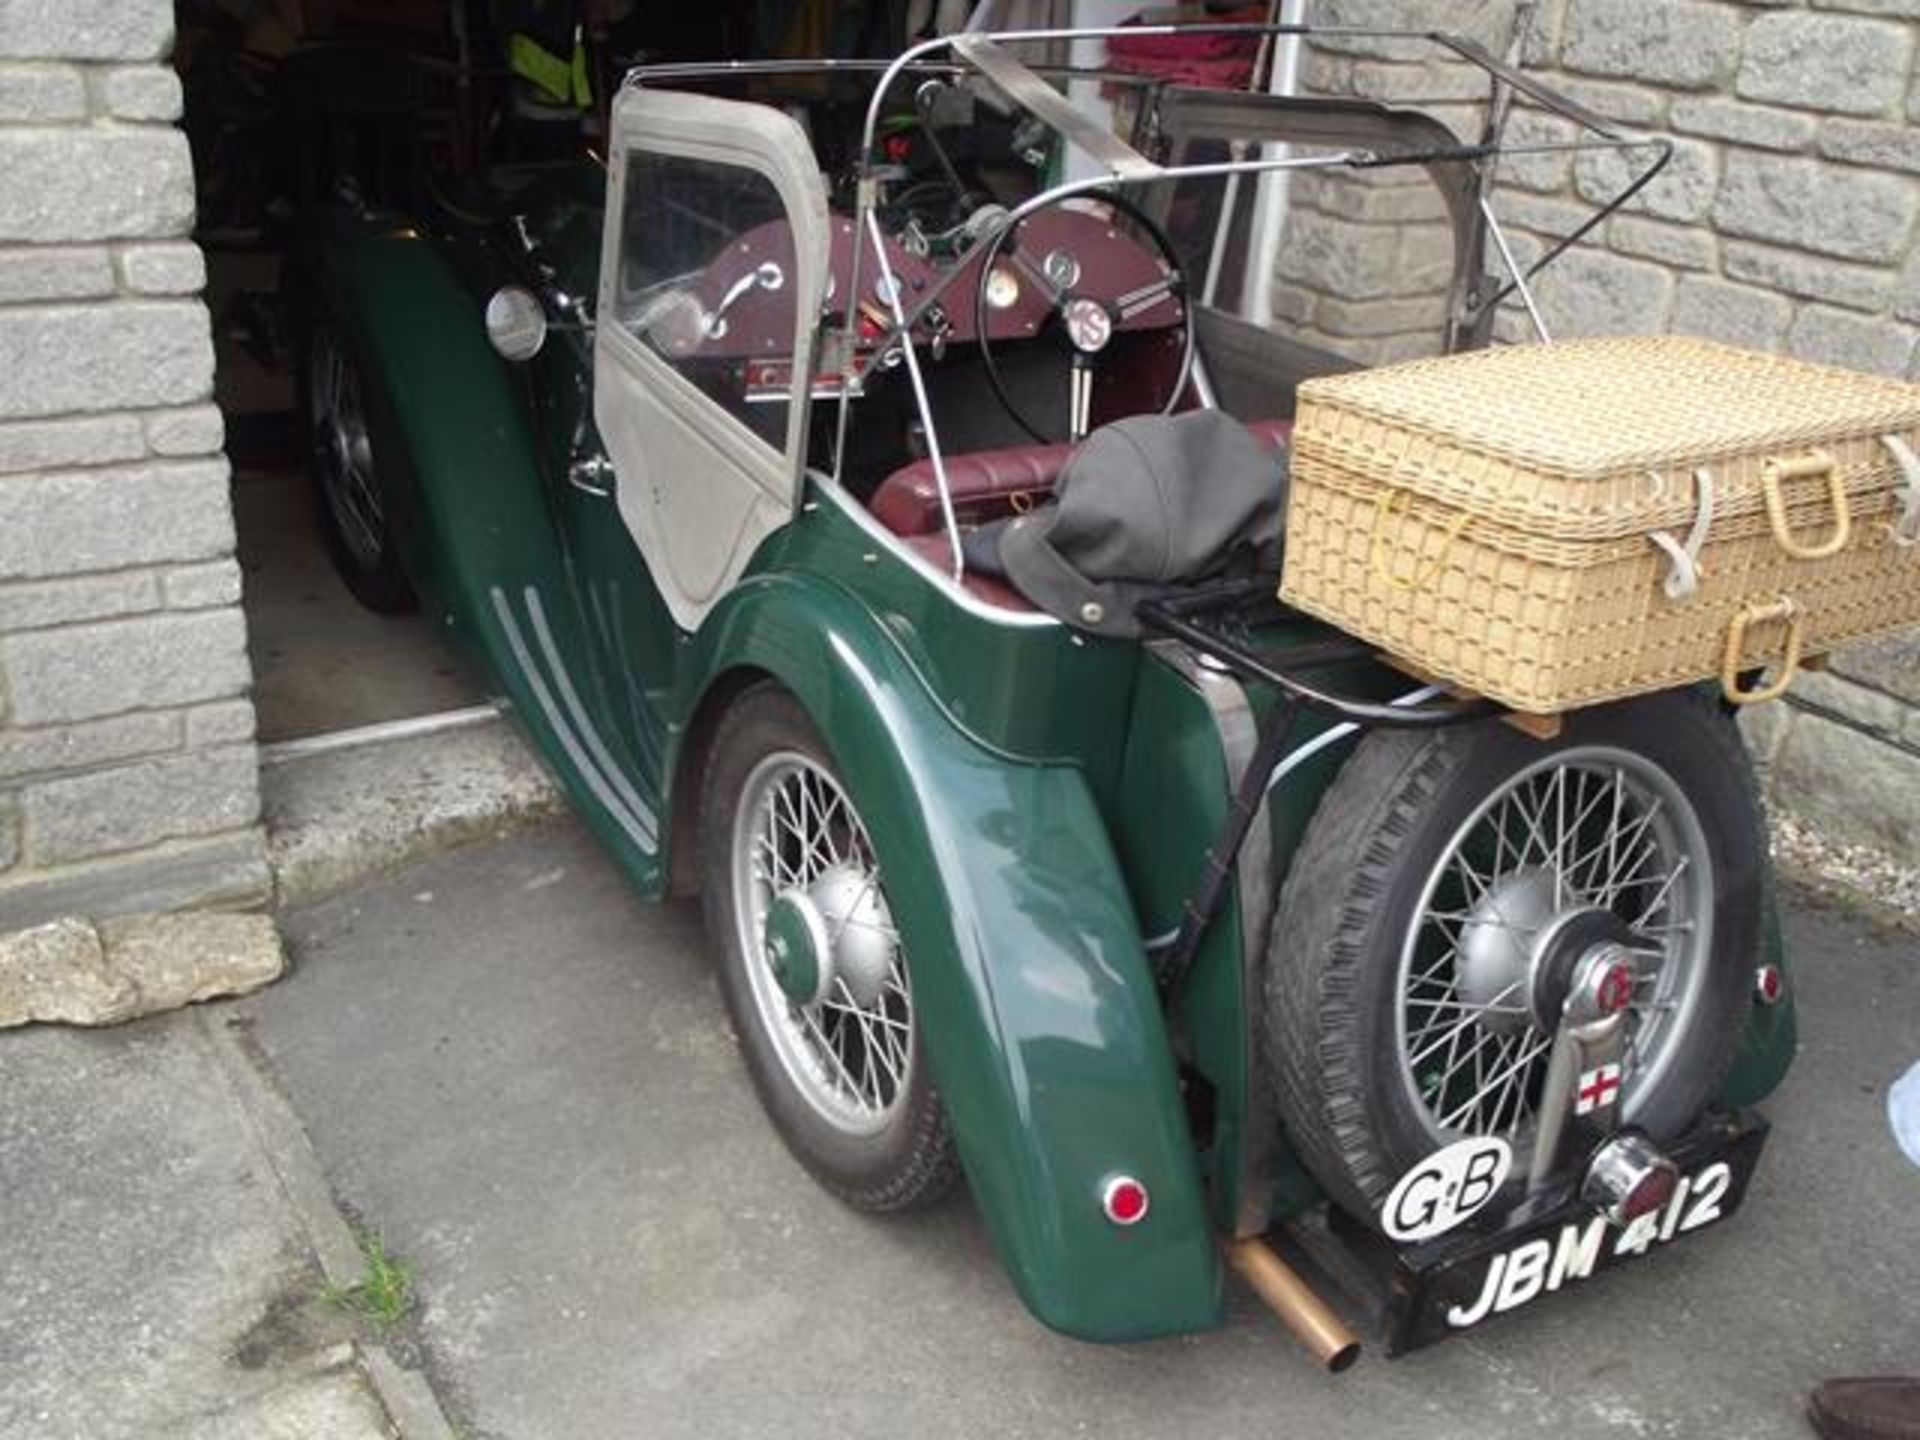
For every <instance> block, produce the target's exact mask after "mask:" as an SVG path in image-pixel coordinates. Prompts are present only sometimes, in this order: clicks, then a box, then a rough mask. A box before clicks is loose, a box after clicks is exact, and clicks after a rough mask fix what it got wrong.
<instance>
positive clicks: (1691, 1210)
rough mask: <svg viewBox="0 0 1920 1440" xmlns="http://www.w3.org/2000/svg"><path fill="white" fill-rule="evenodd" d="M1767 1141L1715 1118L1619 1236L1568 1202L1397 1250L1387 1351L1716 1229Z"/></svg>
mask: <svg viewBox="0 0 1920 1440" xmlns="http://www.w3.org/2000/svg"><path fill="white" fill-rule="evenodd" d="M1766 1139H1767V1125H1766V1122H1765V1121H1764V1120H1761V1119H1760V1118H1759V1117H1757V1116H1748V1115H1740V1116H1733V1117H1729V1118H1722V1119H1720V1120H1717V1121H1715V1122H1713V1123H1711V1124H1709V1125H1706V1126H1703V1127H1702V1128H1701V1129H1700V1130H1697V1131H1695V1132H1694V1133H1693V1134H1692V1135H1690V1136H1689V1137H1688V1139H1687V1140H1686V1141H1685V1142H1684V1143H1682V1144H1680V1145H1677V1146H1674V1147H1672V1148H1671V1149H1670V1150H1669V1151H1668V1154H1669V1155H1670V1156H1671V1158H1672V1160H1673V1162H1674V1164H1675V1165H1676V1166H1677V1167H1678V1168H1679V1171H1680V1176H1681V1181H1680V1185H1679V1188H1678V1189H1676V1190H1675V1192H1674V1195H1673V1198H1672V1199H1671V1200H1670V1201H1668V1203H1667V1204H1666V1205H1664V1206H1662V1207H1661V1208H1660V1209H1659V1210H1656V1211H1655V1212H1653V1214H1651V1215H1647V1216H1643V1217H1642V1218H1641V1219H1639V1220H1637V1221H1635V1222H1634V1223H1633V1224H1631V1225H1629V1226H1627V1227H1626V1228H1624V1229H1619V1228H1615V1227H1614V1226H1611V1225H1609V1224H1608V1223H1607V1222H1606V1220H1605V1219H1604V1218H1603V1217H1601V1216H1599V1215H1597V1214H1595V1213H1594V1211H1593V1209H1592V1207H1591V1206H1589V1205H1586V1204H1583V1203H1582V1202H1581V1201H1580V1200H1579V1199H1577V1198H1571V1199H1568V1200H1566V1201H1564V1202H1563V1203H1560V1204H1558V1205H1555V1206H1553V1207H1552V1208H1550V1209H1548V1210H1546V1211H1545V1212H1544V1213H1529V1211H1528V1210H1527V1209H1526V1208H1525V1207H1523V1208H1522V1209H1521V1210H1520V1211H1518V1212H1515V1213H1513V1214H1510V1215H1508V1216H1507V1217H1506V1219H1505V1221H1504V1222H1499V1223H1497V1225H1496V1228H1493V1229H1491V1230H1487V1231H1481V1232H1479V1233H1467V1234H1461V1235H1455V1236H1448V1237H1447V1238H1446V1239H1444V1240H1436V1241H1433V1242H1432V1243H1430V1244H1426V1245H1422V1246H1418V1247H1414V1248H1411V1249H1407V1250H1403V1251H1401V1252H1400V1255H1399V1258H1398V1261H1397V1263H1396V1266H1395V1274H1394V1277H1393V1281H1392V1285H1391V1290H1390V1292H1389V1293H1390V1298H1389V1301H1388V1306H1387V1315H1386V1332H1387V1353H1388V1354H1390V1355H1400V1354H1404V1353H1406V1352H1407V1351H1409V1350H1417V1349H1419V1348H1420V1347H1421V1346H1423V1345H1431V1344H1433V1343H1434V1342H1435V1341H1437V1340H1444V1339H1446V1338H1447V1337H1448V1336H1450V1335H1459V1334H1461V1333H1463V1332H1465V1331H1468V1330H1471V1329H1474V1328H1475V1327H1477V1326H1479V1325H1483V1324H1485V1323H1486V1322H1487V1321H1489V1320H1491V1319H1493V1318H1495V1317H1496V1316H1499V1315H1507V1314H1511V1313H1512V1312H1514V1311H1516V1310H1521V1309H1524V1308H1525V1307H1526V1306H1528V1305H1531V1304H1533V1303H1534V1302H1536V1301H1538V1300H1541V1299H1543V1298H1545V1297H1546V1296H1548V1295H1552V1294H1554V1293H1556V1292H1558V1291H1561V1290H1564V1289H1566V1288H1568V1287H1569V1286H1571V1285H1577V1284H1578V1283H1579V1282H1581V1281H1583V1280H1588V1279H1591V1278H1592V1277H1593V1276H1595V1275H1597V1274H1599V1273H1600V1272H1602V1271H1604V1270H1610V1269H1612V1268H1613V1267H1614V1266H1616V1265H1620V1264H1624V1263H1625V1262H1627V1261H1629V1260H1634V1259H1638V1258H1639V1257H1640V1256H1642V1255H1649V1254H1652V1253H1653V1252H1654V1251H1656V1250H1659V1249H1662V1248H1664V1247H1665V1246H1667V1245H1670V1244H1672V1243H1673V1242H1674V1241H1676V1240H1679V1239H1681V1238H1683V1237H1685V1236H1687V1235H1692V1234H1696V1233H1698V1232H1699V1231H1701V1230H1704V1229H1707V1228H1708V1227H1709V1226H1712V1225H1716V1224H1718V1223H1719V1222H1720V1221H1722V1220H1724V1219H1726V1218H1727V1217H1728V1216H1729V1215H1731V1214H1733V1212H1734V1211H1735V1210H1737V1209H1739V1208H1740V1202H1741V1201H1742V1200H1744V1199H1745V1198H1746V1193H1747V1182H1748V1181H1749V1180H1751V1179H1752V1178H1753V1172H1754V1168H1755V1166H1756V1165H1758V1164H1759V1160H1760V1150H1761V1147H1762V1146H1764V1145H1765V1144H1766Z"/></svg>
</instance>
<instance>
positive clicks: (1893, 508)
mask: <svg viewBox="0 0 1920 1440" xmlns="http://www.w3.org/2000/svg"><path fill="white" fill-rule="evenodd" d="M1917 449H1920V386H1913V385H1905V384H1901V383H1898V382H1896V381H1890V380H1880V379H1875V378H1873V377H1871V376H1866V375H1857V374H1854V373H1853V372H1851V371H1847V370H1837V369H1832V368H1830V367H1826V366H1819V365H1809V364H1806V363H1803V362H1801V361H1796V360H1788V359H1783V358H1780V357H1778V356H1772V355H1762V354H1757V353H1754V352H1751V351H1746V350H1738V349H1733V348H1730V347H1728V346H1724V345H1716V344H1712V343H1709V342H1707V341H1702V340H1691V339H1685V338H1681V337H1648V338H1631V339H1611V340H1587V341H1572V342H1566V343H1562V344H1555V345H1540V346H1516V347H1508V348H1502V349H1496V350H1484V351H1477V352H1474V353H1471V354H1465V355H1453V356H1446V357H1443V358H1440V359H1434V360H1417V361H1413V362H1411V363H1408V364H1404V365H1393V366H1387V367H1384V368H1381V369H1377V370H1362V371H1355V372H1353V373H1351V374H1346V375H1338V376H1329V377H1326V378H1323V379H1317V380H1312V381H1309V382H1307V383H1306V384H1303V385H1302V386H1301V387H1300V393H1299V417H1298V427H1297V428H1296V430H1295V432H1294V437H1293V472H1292V473H1293V479H1292V499H1291V502H1290V508H1289V513H1288V519H1287V550H1286V565H1285V570H1284V574H1283V578H1282V581H1281V587H1280V595H1281V598H1282V599H1283V600H1285V601H1286V602H1287V603H1288V604H1290V605H1293V606H1294V607H1296V608H1297V609H1299V610H1302V611H1305V612H1307V613H1309V614H1312V615H1317V616H1319V617H1321V618H1322V619H1325V620H1328V621H1331V622H1332V623H1333V624H1335V625H1338V626H1339V627H1341V628H1342V629H1344V630H1346V631H1348V632H1350V633H1352V634H1354V635H1357V636H1359V637H1361V638H1362V639H1365V640H1367V641H1369V642H1371V643H1373V644H1375V645H1377V646H1379V647H1380V649H1381V650H1383V651H1384V652H1386V653H1387V654H1389V655H1391V656H1393V657H1395V658H1397V659H1398V660H1400V661H1401V662H1402V663H1404V664H1405V665H1406V666H1407V667H1408V668H1410V669H1413V670H1415V671H1416V672H1419V673H1423V674H1430V675H1432V676H1434V677H1436V678H1438V679H1441V680H1446V681H1449V682H1452V683H1454V684H1456V685H1458V686H1460V687H1463V688H1465V689H1468V690H1472V691H1475V692H1478V693H1480V694H1483V695H1487V696H1491V697H1492V698H1493V699H1495V700H1498V701H1500V702H1501V703H1502V704H1504V705H1507V706H1510V707H1511V708H1513V709H1515V710H1522V711H1528V712H1532V713H1536V714H1551V713H1554V712H1557V711H1563V710H1569V709H1573V708H1576V707H1578V706H1581V705H1591V704H1595V703H1597V702H1599V701H1603V700H1610V699H1616V698H1619V697H1622V696H1627V695H1636V694H1642V693H1645V692H1648V691H1653V690H1663V689H1668V688H1670V687H1673V686H1676V685H1682V684H1687V683H1691V682H1693V681H1697V680H1701V679H1706V678H1718V679H1720V680H1721V682H1722V684H1723V686H1724V687H1725V689H1726V691H1727V694H1728V695H1729V697H1730V698H1732V699H1733V700H1735V701H1737V702H1751V701H1755V700H1763V699H1771V698H1773V697H1775V696H1777V695H1779V694H1781V693H1783V692H1784V691H1785V690H1786V688H1787V686H1788V685H1789V684H1791V683H1792V680H1793V676H1794V672H1795V670H1796V668H1797V667H1798V666H1799V665H1800V664H1802V663H1803V662H1805V661H1806V660H1808V659H1810V658H1812V657H1814V656H1817V655H1820V654H1823V653H1824V652H1826V651H1827V650H1830V649H1832V648H1833V647H1835V646H1837V645H1841V644H1844V643H1846V642H1848V641H1850V640H1853V639H1856V638H1858V637H1860V636H1864V635H1870V634H1874V633H1876V632H1879V631H1884V630H1890V629H1894V628H1896V627H1899V626H1902V625H1910V624H1914V623H1917V622H1920V543H1917V542H1920V459H1916V458H1915V452H1916V450H1917ZM1769 665H1771V666H1772V679H1771V681H1770V682H1769V683H1766V684H1765V685H1761V684H1758V683H1757V682H1756V681H1755V679H1754V674H1755V672H1756V671H1758V670H1760V669H1761V668H1762V667H1765V666H1769Z"/></svg>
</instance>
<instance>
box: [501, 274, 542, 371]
mask: <svg viewBox="0 0 1920 1440" xmlns="http://www.w3.org/2000/svg"><path fill="white" fill-rule="evenodd" d="M487 340H488V343H490V344H491V345H492V346H493V348H494V350H495V351H496V352H497V353H498V354H499V356H500V358H501V359H503V360H511V361H513V362H514V363H515V364H518V363H520V362H522V361H526V360H531V359H533V357H534V356H536V355H538V354H539V353H540V351H541V349H542V347H544V346H545V345H546V343H547V307H546V306H545V305H542V304H541V303H540V297H539V296H538V295H535V294H534V293H533V292H532V291H531V290H529V289H527V288H526V287H525V286H522V285H506V286H502V287H501V288H500V289H498V290H496V291H494V292H493V297H492V298H491V299H490V300H488V301H487Z"/></svg>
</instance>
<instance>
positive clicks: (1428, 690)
mask: <svg viewBox="0 0 1920 1440" xmlns="http://www.w3.org/2000/svg"><path fill="white" fill-rule="evenodd" d="M1445 693H1446V691H1445V689H1444V687H1442V686H1439V685H1423V686H1421V687H1420V688H1419V689H1418V690H1409V691H1408V692H1407V693H1406V694H1404V695H1402V696H1400V697H1399V698H1398V699H1394V700H1389V701H1388V702H1387V703H1388V704H1389V705H1392V706H1395V707H1397V708H1399V709H1402V710H1404V709H1406V708H1407V707H1408V706H1409V705H1422V704H1425V703H1426V702H1427V701H1429V700H1431V699H1433V697H1434V696H1436V695H1443V694H1445ZM1359 728H1360V727H1359V726H1358V725H1356V724H1355V723H1354V722H1353V721H1351V720H1342V721H1341V722H1340V723H1339V724H1338V725H1335V726H1332V727H1330V728H1329V729H1326V730H1322V731H1321V732H1320V733H1319V734H1318V735H1316V736H1314V737H1313V739H1311V740H1309V741H1308V742H1307V743H1306V744H1304V745H1302V746H1301V747H1300V748H1299V749H1298V750H1295V751H1294V752H1293V753H1292V754H1291V755H1289V756H1287V758H1286V759H1284V760H1282V761H1281V762H1280V763H1279V764H1278V765H1276V766H1274V767H1273V774H1272V776H1270V777H1269V778H1268V780H1267V793H1268V794H1269V795H1271V794H1272V793H1273V787H1274V786H1276V785H1278V784H1279V783H1280V782H1281V781H1282V780H1284V779H1286V778H1287V776H1288V775H1290V774H1292V773H1293V772H1294V771H1295V770H1298V769H1299V768H1300V767H1301V766H1302V765H1304V764H1306V763H1307V761H1309V760H1311V759H1312V758H1313V757H1314V756H1316V755H1318V754H1319V753H1320V752H1321V751H1322V750H1325V749H1326V748H1327V747H1328V746H1329V745H1336V744H1338V743H1339V742H1340V741H1342V740H1344V739H1346V738H1347V736H1349V735H1351V734H1353V733H1354V732H1355V731H1357V730H1358V729H1359Z"/></svg>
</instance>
